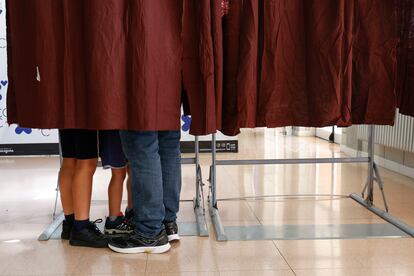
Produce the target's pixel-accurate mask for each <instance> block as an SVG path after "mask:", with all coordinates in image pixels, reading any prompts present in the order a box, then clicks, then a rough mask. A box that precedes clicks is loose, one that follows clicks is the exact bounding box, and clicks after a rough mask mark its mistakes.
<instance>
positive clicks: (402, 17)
mask: <svg viewBox="0 0 414 276" xmlns="http://www.w3.org/2000/svg"><path fill="white" fill-rule="evenodd" d="M396 4H397V12H398V35H399V37H400V40H399V47H398V82H397V95H398V107H399V110H400V113H402V114H404V115H409V116H414V1H413V0H396Z"/></svg>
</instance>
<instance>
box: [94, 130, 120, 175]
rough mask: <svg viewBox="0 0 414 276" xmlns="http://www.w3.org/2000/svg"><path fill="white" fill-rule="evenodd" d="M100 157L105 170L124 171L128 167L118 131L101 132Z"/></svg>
mask: <svg viewBox="0 0 414 276" xmlns="http://www.w3.org/2000/svg"><path fill="white" fill-rule="evenodd" d="M99 157H101V160H102V166H103V168H104V169H122V168H125V167H126V166H127V159H126V157H125V154H124V151H123V150H122V143H121V137H120V136H119V131H118V130H100V131H99Z"/></svg>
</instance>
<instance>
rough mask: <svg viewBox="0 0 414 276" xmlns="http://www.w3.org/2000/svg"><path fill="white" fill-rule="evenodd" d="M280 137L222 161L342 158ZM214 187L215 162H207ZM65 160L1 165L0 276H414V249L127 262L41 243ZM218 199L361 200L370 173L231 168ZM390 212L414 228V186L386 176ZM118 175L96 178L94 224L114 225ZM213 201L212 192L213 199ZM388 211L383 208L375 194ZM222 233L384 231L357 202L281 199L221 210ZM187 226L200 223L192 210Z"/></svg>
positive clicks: (287, 244)
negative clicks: (365, 226)
mask: <svg viewBox="0 0 414 276" xmlns="http://www.w3.org/2000/svg"><path fill="white" fill-rule="evenodd" d="M279 131H280V130H266V131H264V130H255V131H250V130H248V131H245V132H243V133H242V135H241V137H240V153H239V154H220V155H219V158H220V159H230V158H231V159H235V158H239V159H243V158H244V159H252V158H296V157H332V156H341V155H342V154H341V153H340V150H339V147H338V146H336V145H332V144H328V143H327V142H325V141H322V140H319V139H316V138H298V137H284V136H282V135H280V134H279ZM201 160H202V164H203V172H204V179H207V177H208V175H207V172H208V166H209V164H210V156H209V155H203V156H202V158H201ZM58 167H59V161H58V158H48V157H43V158H40V157H37V158H33V157H31V158H0V191H1V192H0V217H1V219H0V275H65V274H66V275H128V274H130V275H206V276H207V275H208V276H210V275H226V276H227V275H229V276H230V275H257V276H259V275H382V276H385V275H414V261H413V260H414V239H411V238H403V239H365V240H307V241H305V240H297V241H296V240H295V241H238V242H225V243H219V242H216V241H215V238H214V231H213V229H212V228H211V226H210V234H211V236H210V237H209V238H198V237H183V239H182V241H181V242H180V243H179V244H174V245H173V249H172V250H171V252H169V253H168V254H165V255H127V256H125V255H119V254H116V253H113V252H111V251H110V250H97V249H85V248H74V247H70V246H69V245H68V244H67V242H62V241H60V240H51V241H49V242H38V241H37V240H36V239H37V237H38V235H39V234H40V233H41V232H42V231H43V230H44V228H45V227H46V226H47V225H48V223H49V222H50V221H51V213H52V209H53V202H54V197H55V191H54V189H55V187H56V175H57V171H58ZM217 171H218V176H217V180H218V197H219V198H220V199H231V198H237V197H241V196H261V195H292V194H298V193H300V194H320V195H326V194H335V195H349V194H350V193H351V192H360V191H361V190H362V187H363V184H364V181H365V179H366V165H351V164H348V165H338V164H337V165H330V164H325V165H286V166H240V167H237V166H229V167H219V168H218V170H217ZM381 172H382V176H383V179H384V181H385V183H386V191H387V196H388V201H389V204H390V207H391V212H392V213H393V214H395V215H396V216H398V217H400V218H401V219H403V220H405V221H406V222H408V223H409V224H411V225H414V200H413V199H414V180H413V179H409V178H407V177H403V176H400V175H397V174H395V173H392V172H389V171H387V170H384V169H382V170H381ZM108 177H109V174H108V172H106V171H102V170H101V169H98V171H97V173H96V176H95V184H94V194H93V199H94V200H95V203H94V206H93V208H92V211H91V218H93V219H94V218H99V217H103V216H105V213H106V204H105V202H103V200H105V199H106V188H107V182H108ZM194 180H195V179H194V167H193V166H185V167H184V169H183V193H182V199H184V200H191V199H192V198H193V196H194V191H195V186H194V183H195V182H194ZM206 192H207V191H206ZM376 202H377V203H378V204H379V206H381V198H380V197H379V194H378V193H377V194H376ZM219 209H220V214H221V218H222V220H223V224H224V225H225V226H232V225H257V224H264V225H281V224H336V223H380V222H383V221H381V220H380V219H379V218H378V217H376V216H375V215H373V214H372V213H370V212H368V211H366V210H365V209H364V208H362V207H361V206H359V205H357V204H356V203H355V202H353V201H352V200H351V199H348V198H336V199H334V200H331V199H329V198H327V197H326V196H321V197H319V198H317V199H315V198H290V199H289V198H282V197H273V198H265V199H264V200H247V201H238V200H225V201H220V202H219ZM181 210H182V211H181V213H180V220H181V221H193V220H194V217H193V210H192V204H191V203H190V202H183V203H182V208H181Z"/></svg>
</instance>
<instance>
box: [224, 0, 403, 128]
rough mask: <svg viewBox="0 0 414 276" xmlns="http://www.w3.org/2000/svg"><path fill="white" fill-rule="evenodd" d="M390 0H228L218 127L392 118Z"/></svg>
mask: <svg viewBox="0 0 414 276" xmlns="http://www.w3.org/2000/svg"><path fill="white" fill-rule="evenodd" d="M395 23H396V17H395V6H394V0H382V1H376V0H364V1H357V0H337V1H332V0H289V1H285V0H243V1H232V2H231V8H230V13H229V14H228V15H227V16H226V18H225V19H224V53H225V64H224V72H225V81H224V83H225V86H224V87H225V88H224V92H223V93H224V96H223V128H222V131H223V132H224V133H226V134H229V135H232V134H237V133H238V132H239V129H240V128H243V127H259V126H267V127H281V126H290V125H295V126H330V125H340V126H348V125H351V124H361V123H367V124H393V121H394V115H395V106H396V97H395V89H394V87H395V71H396V55H395V49H396V42H397V40H396V35H395Z"/></svg>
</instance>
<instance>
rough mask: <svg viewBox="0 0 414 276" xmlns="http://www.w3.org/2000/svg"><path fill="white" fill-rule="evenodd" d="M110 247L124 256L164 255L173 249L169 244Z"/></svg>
mask: <svg viewBox="0 0 414 276" xmlns="http://www.w3.org/2000/svg"><path fill="white" fill-rule="evenodd" d="M108 247H109V248H110V249H111V250H113V251H115V252H117V253H122V254H139V253H148V254H162V253H165V252H168V251H169V250H170V248H171V245H170V244H169V243H167V244H164V245H160V246H148V247H134V248H119V247H116V246H113V245H111V244H109V245H108Z"/></svg>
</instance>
